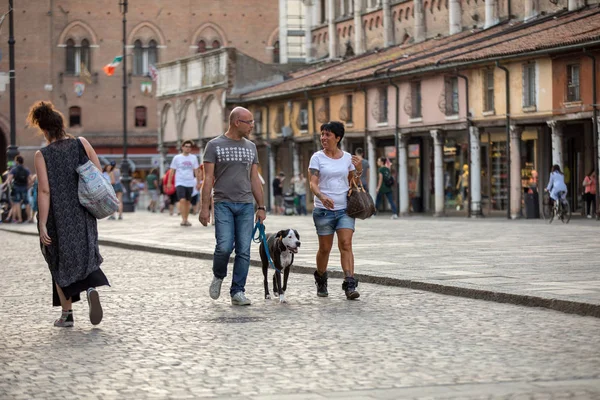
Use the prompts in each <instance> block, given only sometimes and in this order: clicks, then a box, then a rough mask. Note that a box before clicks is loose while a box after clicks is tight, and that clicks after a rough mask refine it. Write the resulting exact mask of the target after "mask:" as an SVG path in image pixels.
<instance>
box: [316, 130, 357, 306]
mask: <svg viewBox="0 0 600 400" xmlns="http://www.w3.org/2000/svg"><path fill="white" fill-rule="evenodd" d="M344 132H345V130H344V124H342V123H341V122H336V121H334V122H328V123H326V124H323V125H321V145H322V146H323V150H321V151H318V152H316V153H315V154H313V156H312V157H311V159H310V164H309V167H308V171H309V175H310V190H311V191H312V192H313V194H314V195H315V208H314V210H313V221H314V223H315V227H316V228H317V235H318V236H319V250H318V251H317V270H316V271H315V273H314V275H315V283H316V285H317V296H319V297H327V296H328V295H329V293H328V292H327V263H328V262H329V253H331V247H332V246H333V235H334V233H337V237H338V248H339V249H340V255H341V261H342V270H343V271H344V275H345V279H344V283H343V284H342V289H343V290H344V291H345V292H346V298H347V299H348V300H354V299H357V298H358V297H359V296H360V294H359V293H358V292H357V291H356V286H357V282H356V280H355V279H354V254H353V253H352V235H353V234H354V218H351V217H349V216H348V214H346V204H347V195H348V190H349V189H350V180H351V179H353V178H354V177H357V178H358V177H360V175H361V173H362V164H361V162H360V159H359V158H358V157H357V156H351V155H350V154H349V153H346V152H345V151H342V150H341V149H340V141H341V140H342V138H343V137H344Z"/></svg>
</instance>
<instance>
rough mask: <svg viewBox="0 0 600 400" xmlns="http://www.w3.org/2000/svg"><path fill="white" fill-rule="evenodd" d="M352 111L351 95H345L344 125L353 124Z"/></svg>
mask: <svg viewBox="0 0 600 400" xmlns="http://www.w3.org/2000/svg"><path fill="white" fill-rule="evenodd" d="M353 114H354V109H353V108H352V95H351V94H349V95H346V123H347V124H351V123H353V122H354V115H353Z"/></svg>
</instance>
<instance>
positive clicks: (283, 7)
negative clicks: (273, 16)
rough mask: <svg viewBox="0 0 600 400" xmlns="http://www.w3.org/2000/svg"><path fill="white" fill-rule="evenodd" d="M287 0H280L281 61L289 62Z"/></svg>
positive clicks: (283, 62) (282, 62) (281, 62)
mask: <svg viewBox="0 0 600 400" xmlns="http://www.w3.org/2000/svg"><path fill="white" fill-rule="evenodd" d="M287 36H288V31H287V0H279V63H280V64H287V62H288V49H287Z"/></svg>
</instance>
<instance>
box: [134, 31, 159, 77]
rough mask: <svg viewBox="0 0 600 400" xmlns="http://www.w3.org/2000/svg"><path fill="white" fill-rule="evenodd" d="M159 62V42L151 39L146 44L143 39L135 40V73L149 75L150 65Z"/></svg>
mask: <svg viewBox="0 0 600 400" xmlns="http://www.w3.org/2000/svg"><path fill="white" fill-rule="evenodd" d="M157 63H158V43H157V42H156V40H150V41H149V42H148V44H147V45H146V46H144V44H143V43H142V41H141V40H139V39H138V40H136V41H135V42H133V74H134V75H138V76H145V75H148V72H149V71H150V65H156V64H157Z"/></svg>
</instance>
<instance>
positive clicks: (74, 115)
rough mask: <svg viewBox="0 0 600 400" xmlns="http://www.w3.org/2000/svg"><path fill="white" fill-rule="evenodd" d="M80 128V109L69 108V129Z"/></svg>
mask: <svg viewBox="0 0 600 400" xmlns="http://www.w3.org/2000/svg"><path fill="white" fill-rule="evenodd" d="M79 127H81V107H70V108H69V128H79Z"/></svg>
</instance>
